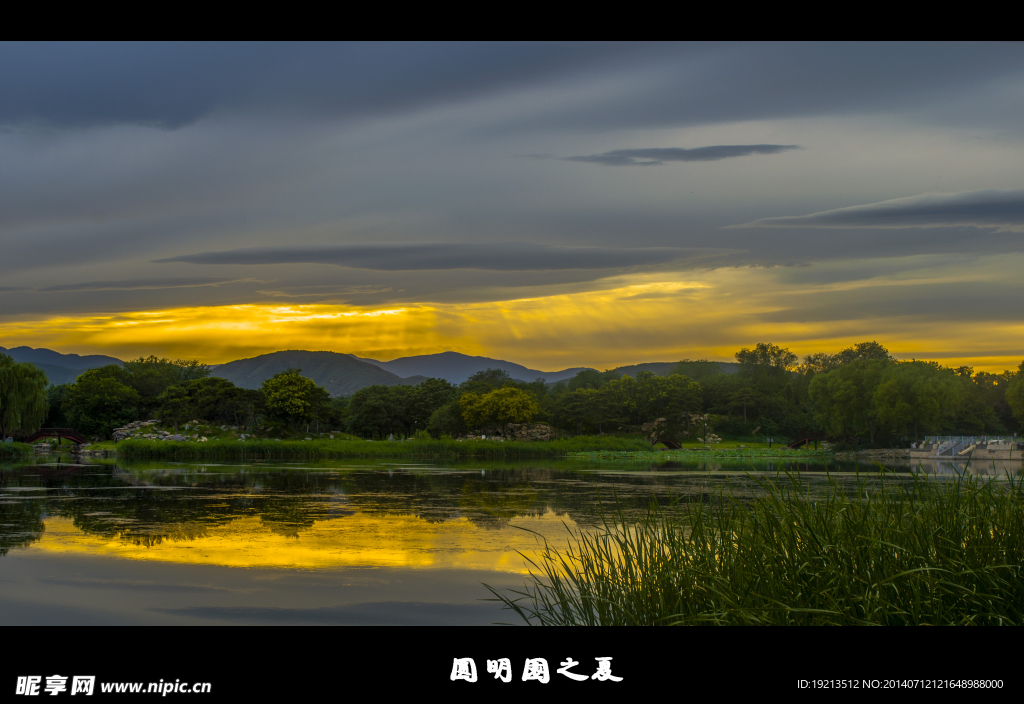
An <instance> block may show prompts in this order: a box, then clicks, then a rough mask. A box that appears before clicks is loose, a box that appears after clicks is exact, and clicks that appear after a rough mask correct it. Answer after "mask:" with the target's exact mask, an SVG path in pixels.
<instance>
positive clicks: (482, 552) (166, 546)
mask: <svg viewBox="0 0 1024 704" xmlns="http://www.w3.org/2000/svg"><path fill="white" fill-rule="evenodd" d="M563 522H564V523H565V524H566V525H569V526H570V527H573V528H575V524H574V523H573V522H572V521H571V520H570V519H569V518H568V517H567V516H558V515H556V514H554V513H547V514H544V515H542V516H537V517H519V518H515V519H513V520H512V521H511V524H510V526H509V527H507V528H502V529H497V530H495V529H486V528H481V527H479V526H476V525H474V524H473V523H471V522H470V521H469V520H467V519H465V518H457V519H454V520H450V521H444V522H443V523H432V522H429V521H426V520H424V519H422V518H418V517H416V516H401V515H383V516H382V515H376V514H375V515H369V514H362V513H359V514H355V515H353V516H346V517H344V518H331V519H328V520H324V521H317V522H316V523H314V524H313V526H311V527H310V528H308V529H302V530H301V531H299V533H298V535H297V536H295V535H283V534H281V533H278V532H274V530H273V527H272V526H270V525H268V524H266V523H264V522H262V521H261V520H260V519H259V518H238V519H235V520H232V521H229V522H228V523H225V524H222V525H218V526H215V527H210V528H204V529H203V530H199V531H190V530H189V529H188V527H182V529H181V530H178V531H175V530H174V527H173V526H167V529H168V532H169V533H170V534H171V537H170V538H165V539H163V540H162V541H160V542H158V543H157V544H155V545H151V546H145V545H139V544H136V543H135V542H132V541H131V540H122V538H121V537H120V536H117V537H114V538H105V537H101V536H97V535H93V534H89V533H85V532H83V531H82V530H80V529H78V528H76V527H75V525H74V524H73V523H72V521H70V520H68V519H65V518H47V519H46V521H45V525H46V530H45V531H44V532H43V534H42V537H41V539H40V540H39V542H37V543H34V544H33V545H32V547H31V549H32V550H41V551H43V552H45V553H50V554H53V553H70V554H88V555H104V556H108V557H119V558H123V559H128V560H155V561H160V562H176V563H188V564H195V565H220V566H222V567H255V568H282V569H303V570H312V569H335V568H342V567H401V568H420V569H440V570H444V569H462V570H481V571H491V572H510V573H515V574H526V573H527V569H526V565H525V562H524V560H523V558H522V556H521V555H519V554H518V553H517V552H516V551H517V550H520V551H522V552H524V553H527V554H529V553H530V552H532V551H535V550H536V549H537V541H536V540H535V539H534V535H533V533H530V532H528V531H527V530H519V529H518V528H526V529H529V530H530V531H535V532H537V533H540V534H541V535H543V536H545V537H546V538H547V539H548V540H549V541H550V543H551V544H552V545H559V546H561V545H563V544H564V543H565V541H566V530H565V525H563ZM512 526H516V527H512Z"/></svg>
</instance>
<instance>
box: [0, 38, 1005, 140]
mask: <svg viewBox="0 0 1024 704" xmlns="http://www.w3.org/2000/svg"><path fill="white" fill-rule="evenodd" d="M1022 68H1024V47H1022V46H1021V45H1015V44H996V43H985V44H914V45H906V44H891V43H887V44H862V43H858V44H854V43H851V44H812V43H801V44H775V43H771V44H753V43H745V44H679V43H676V44H653V43H640V44H628V43H621V44H620V43H614V44H576V43H572V44H554V43H520V44H508V43H491V42H488V43H452V44H434V43H394V44H388V43H383V44H363V43H360V44H321V43H301V44H285V43H272V44H257V43H232V44H212V43H210V44H207V43H174V44H167V43H117V44H93V43H75V44H65V43H25V44H14V43H11V44H4V45H0V124H7V125H12V124H34V123H41V124H49V125H56V126H96V125H112V124H143V125H154V126H160V127H165V128H175V127H180V126H182V125H186V124H189V123H192V122H194V121H196V120H198V119H200V118H202V117H204V116H206V115H209V114H211V113H214V112H217V111H224V110H227V111H242V112H246V113H250V114H251V113H257V114H259V113H267V112H275V113H282V112H283V113H285V114H292V115H295V114H298V115H320V116H327V117H331V118H338V117H346V116H359V115H380V114H384V113H396V112H407V111H409V110H415V109H419V108H423V107H429V106H432V105H438V104H444V103H450V102H452V101H459V100H466V99H471V98H474V97H478V96H481V95H490V94H495V93H499V92H503V91H505V92H507V91H509V90H513V89H518V88H525V87H537V86H541V85H545V84H553V83H559V82H561V83H559V85H563V84H564V85H566V86H576V85H580V83H581V81H585V80H590V79H592V78H594V77H598V76H600V75H611V74H619V75H624V74H628V73H630V72H633V74H634V75H636V74H639V75H641V76H642V77H643V80H626V81H623V82H620V83H619V84H617V87H616V89H615V90H609V91H606V92H605V93H606V96H607V97H606V98H604V99H598V100H597V101H596V103H595V102H594V101H590V102H587V103H586V104H585V105H582V104H573V103H572V101H570V102H569V103H560V102H558V101H554V102H549V104H548V105H546V106H545V108H544V109H543V110H541V111H540V112H539V113H537V114H535V115H533V116H532V117H530V118H526V119H525V120H524V121H523V122H522V123H521V124H522V125H524V126H542V125H547V126H552V125H559V124H560V125H563V126H571V127H574V128H579V127H581V126H584V125H591V126H605V127H608V126H619V127H624V126H634V127H636V126H654V125H669V124H676V125H683V124H697V123H707V122H723V121H736V120H752V119H764V118H779V117H789V116H795V115H822V114H836V113H849V112H857V113H865V112H874V111H879V110H882V111H892V110H896V111H900V112H903V111H906V110H908V109H910V110H921V109H923V108H926V107H927V106H928V105H930V104H931V103H932V102H934V103H935V104H936V105H939V104H941V105H943V106H948V105H949V103H950V100H949V96H950V95H955V96H957V97H958V98H960V99H962V98H964V97H965V96H967V94H968V93H969V92H970V91H973V90H975V89H979V88H981V89H983V88H984V86H985V85H986V84H988V83H990V82H991V81H993V80H998V79H1000V78H1001V77H1003V76H1006V75H1012V74H1019V73H1020V71H1021V70H1022ZM613 80H614V79H613ZM623 85H625V86H626V88H622V86H623ZM630 95H632V99H630ZM1011 102H1012V101H1011ZM966 105H967V107H965V108H963V109H965V110H967V111H968V112H971V111H973V113H978V112H980V111H981V108H982V106H980V105H977V104H976V103H975V102H973V101H969V100H968V101H967V104H966ZM1016 107H1019V106H1017V105H1003V106H994V105H992V104H991V103H988V104H987V106H986V107H984V111H985V112H987V113H989V117H991V116H992V113H993V111H995V112H1000V111H1002V112H1001V113H1000V114H1002V113H1005V115H1004V117H1006V116H1011V117H1012V116H1014V115H1016V114H1017V112H1016V109H1015V108H1016ZM958 109H959V108H958ZM973 113H972V114H973ZM961 117H962V116H961ZM510 119H512V120H516V119H518V118H515V117H510Z"/></svg>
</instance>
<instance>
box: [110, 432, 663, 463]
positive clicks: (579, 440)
mask: <svg viewBox="0 0 1024 704" xmlns="http://www.w3.org/2000/svg"><path fill="white" fill-rule="evenodd" d="M644 447H648V448H649V447H650V443H648V442H647V441H645V440H643V439H640V438H628V439H627V438H608V437H597V436H582V437H576V438H568V439H564V440H545V441H536V442H527V441H513V440H510V441H505V442H499V441H496V440H466V441H458V440H448V439H441V440H419V439H417V440H410V441H394V442H387V441H379V442H368V441H365V440H310V441H287V440H222V441H211V442H175V441H158V440H123V441H121V442H119V443H118V444H117V454H118V457H121V458H124V459H132V458H147V459H151V458H156V459H175V460H188V459H223V460H228V459H238V460H240V459H331V458H345V457H421V458H431V457H436V458H457V457H509V458H513V457H520V458H530V457H560V456H563V455H567V454H569V453H572V452H585V451H588V450H597V449H601V448H609V449H612V450H621V451H636V450H639V449H642V448H644Z"/></svg>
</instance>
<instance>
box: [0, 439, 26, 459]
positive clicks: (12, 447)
mask: <svg viewBox="0 0 1024 704" xmlns="http://www.w3.org/2000/svg"><path fill="white" fill-rule="evenodd" d="M33 452H34V450H33V449H32V446H31V445H29V444H27V443H24V442H0V459H5V458H14V457H25V456H26V455H31V454H32V453H33Z"/></svg>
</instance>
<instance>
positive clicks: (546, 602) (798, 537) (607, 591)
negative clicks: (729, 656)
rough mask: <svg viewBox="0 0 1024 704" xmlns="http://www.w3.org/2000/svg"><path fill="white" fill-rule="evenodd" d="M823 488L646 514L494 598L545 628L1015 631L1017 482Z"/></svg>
mask: <svg viewBox="0 0 1024 704" xmlns="http://www.w3.org/2000/svg"><path fill="white" fill-rule="evenodd" d="M873 486H874V488H870V487H869V486H868V485H867V484H862V485H861V486H860V487H859V489H857V490H855V491H850V493H849V494H847V493H845V492H844V490H843V488H842V487H841V486H839V485H838V484H836V483H834V482H833V483H831V484H830V486H829V488H828V490H827V492H826V495H825V496H824V497H820V496H816V497H815V498H814V499H813V500H812V499H809V498H807V496H806V491H807V488H806V487H805V486H801V485H800V483H799V481H798V480H797V479H793V478H790V479H788V480H787V479H785V478H784V479H783V480H782V481H780V482H779V484H778V485H776V484H773V483H770V482H768V481H763V483H762V487H763V488H764V490H765V495H764V496H763V497H762V498H759V499H757V500H755V501H753V502H746V503H744V502H741V501H739V500H736V499H734V498H731V497H730V496H728V495H723V496H721V497H720V499H721V501H720V502H719V503H718V504H717V505H716V504H714V503H712V504H710V505H705V504H701V503H697V504H689V505H687V506H686V507H684V508H683V512H682V516H681V517H680V514H678V513H676V514H675V517H670V515H669V513H668V512H666V511H665V510H659V509H652V511H651V512H650V513H649V514H648V516H647V519H646V520H644V521H642V522H641V523H640V524H639V525H634V526H630V527H626V526H625V525H624V522H623V521H622V520H621V518H620V519H619V520H616V521H614V522H609V523H607V524H606V526H605V530H604V531H603V532H599V533H597V534H586V533H577V534H575V535H574V537H573V539H572V541H571V542H570V547H569V548H568V549H567V551H565V552H559V551H556V550H554V549H551V548H546V549H545V550H544V551H543V552H542V553H541V555H540V557H539V558H537V561H536V562H534V563H533V564H534V568H535V570H534V571H535V575H534V577H533V580H534V583H533V584H532V586H529V587H527V588H526V590H525V591H523V592H511V593H499V592H496V591H494V590H492V592H494V593H495V595H496V596H497V597H498V598H499V599H501V600H502V601H504V602H505V603H506V605H507V606H509V607H510V608H512V609H514V610H515V612H516V613H517V614H518V615H519V616H520V617H521V618H522V619H523V620H525V621H527V622H530V623H539V624H554V625H619V624H629V625H633V624H636V625H686V624H733V625H741V624H742V625H749V624H759V625H769V624H791V625H819V624H820V625H854V624H882V625H897V624H901V625H923V624H934V625H938V624H993V625H994V624H1002V625H1011V624H1012V625H1019V624H1022V623H1024V568H1022V565H1024V492H1022V486H1021V483H1020V482H1019V481H1011V482H1009V483H1007V482H991V483H982V482H979V481H978V480H977V479H976V478H973V477H970V476H964V477H961V478H960V479H959V480H956V479H954V480H951V481H949V482H945V483H940V482H937V481H935V480H932V481H929V480H926V479H917V480H914V481H913V483H911V484H910V485H909V486H908V485H906V484H889V483H885V481H884V480H883V483H882V484H881V485H879V484H877V483H876V484H874V485H873Z"/></svg>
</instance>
